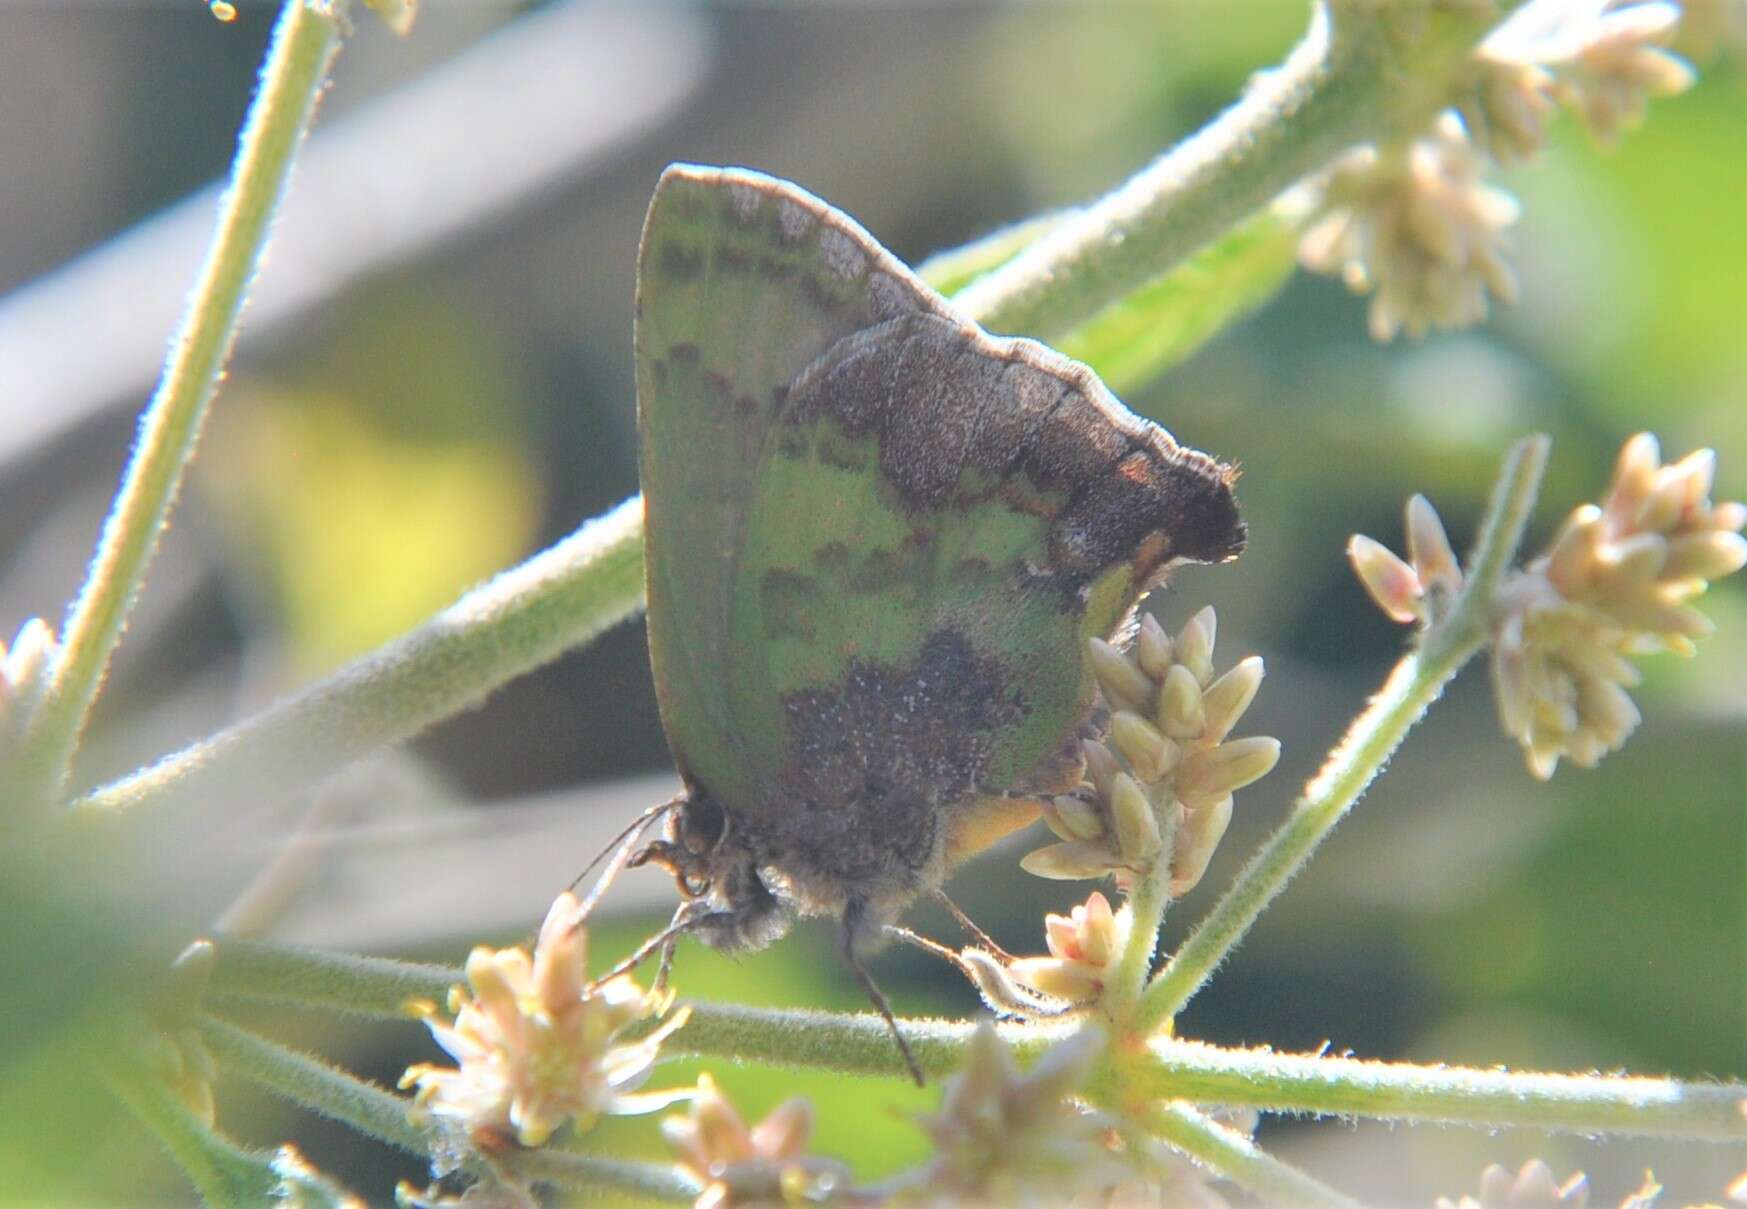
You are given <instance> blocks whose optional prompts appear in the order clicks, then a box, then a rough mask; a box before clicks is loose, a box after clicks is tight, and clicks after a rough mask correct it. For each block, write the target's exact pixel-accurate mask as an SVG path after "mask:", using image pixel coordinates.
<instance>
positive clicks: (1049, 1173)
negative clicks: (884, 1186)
mask: <svg viewBox="0 0 1747 1209" xmlns="http://www.w3.org/2000/svg"><path fill="white" fill-rule="evenodd" d="M1102 1046H1103V1039H1102V1037H1101V1036H1100V1035H1099V1034H1098V1033H1096V1032H1095V1031H1090V1030H1084V1029H1082V1030H1080V1031H1079V1032H1076V1033H1074V1034H1073V1035H1071V1036H1069V1037H1066V1038H1064V1039H1063V1040H1061V1041H1059V1042H1057V1043H1056V1044H1055V1045H1054V1046H1052V1047H1051V1048H1050V1049H1049V1050H1048V1051H1047V1052H1045V1053H1044V1054H1043V1055H1042V1056H1040V1057H1039V1058H1038V1059H1037V1061H1036V1062H1034V1063H1032V1065H1031V1068H1030V1069H1029V1070H1027V1071H1025V1072H1023V1073H1021V1072H1020V1070H1019V1068H1018V1067H1017V1066H1016V1065H1015V1064H1014V1061H1013V1056H1012V1054H1011V1053H1010V1052H1009V1051H1008V1049H1007V1046H1006V1043H1005V1042H1003V1041H1002V1040H1001V1039H1000V1037H999V1036H998V1035H997V1034H996V1032H995V1030H994V1028H993V1027H992V1026H990V1025H988V1024H984V1025H983V1026H982V1027H981V1028H979V1029H978V1030H977V1032H976V1034H975V1036H973V1037H972V1039H971V1043H970V1045H969V1046H968V1047H967V1049H966V1052H965V1058H964V1066H963V1067H962V1068H961V1069H960V1070H959V1071H958V1073H956V1074H954V1075H953V1076H952V1077H951V1078H950V1079H948V1080H947V1082H946V1088H945V1091H944V1092H943V1094H942V1096H941V1103H940V1110H939V1111H938V1112H937V1113H935V1114H933V1115H932V1116H928V1117H924V1118H923V1119H922V1125H923V1128H924V1129H926V1130H927V1131H928V1134H929V1136H930V1137H932V1138H933V1140H934V1144H935V1159H934V1161H933V1162H932V1163H930V1164H929V1165H928V1166H927V1167H926V1168H925V1169H924V1170H923V1171H921V1172H920V1173H918V1176H917V1177H916V1178H915V1179H914V1180H913V1181H909V1182H907V1183H906V1184H905V1185H904V1186H902V1187H900V1188H899V1189H898V1190H897V1191H896V1193H895V1195H894V1196H893V1197H892V1200H891V1203H892V1204H894V1205H905V1206H911V1207H922V1206H942V1207H944V1206H990V1207H993V1206H997V1205H999V1206H1046V1205H1049V1206H1053V1205H1063V1204H1068V1203H1071V1202H1072V1201H1073V1199H1074V1197H1075V1196H1077V1195H1083V1194H1087V1193H1095V1192H1100V1191H1104V1190H1109V1189H1114V1188H1116V1187H1119V1186H1120V1185H1121V1184H1123V1183H1124V1182H1126V1181H1127V1180H1128V1179H1129V1178H1130V1177H1131V1175H1132V1168H1131V1167H1130V1165H1129V1164H1127V1163H1126V1162H1124V1161H1123V1159H1122V1156H1121V1154H1120V1152H1119V1151H1118V1150H1115V1149H1113V1148H1112V1146H1111V1139H1110V1137H1109V1134H1110V1124H1111V1123H1110V1122H1109V1121H1108V1120H1107V1119H1105V1118H1104V1117H1101V1116H1099V1115H1098V1114H1096V1113H1092V1112H1088V1111H1087V1110H1085V1109H1083V1108H1081V1107H1079V1106H1078V1105H1076V1104H1074V1103H1073V1102H1072V1101H1071V1100H1070V1099H1069V1097H1070V1096H1071V1095H1072V1094H1073V1093H1074V1092H1075V1091H1077V1090H1078V1089H1079V1086H1080V1084H1081V1083H1082V1082H1084V1080H1085V1077H1086V1074H1087V1072H1088V1071H1089V1070H1090V1069H1091V1066H1092V1062H1093V1060H1094V1059H1095V1058H1096V1057H1097V1056H1098V1052H1099V1050H1100V1049H1101V1048H1102Z"/></svg>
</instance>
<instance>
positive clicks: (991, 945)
mask: <svg viewBox="0 0 1747 1209" xmlns="http://www.w3.org/2000/svg"><path fill="white" fill-rule="evenodd" d="M934 900H935V901H936V902H938V903H939V904H940V905H941V906H943V907H945V908H946V909H947V910H948V911H949V912H951V913H952V917H953V919H955V920H957V921H958V926H959V927H961V928H963V929H964V930H965V934H966V935H967V936H969V937H970V938H971V939H972V940H974V941H976V942H977V944H979V945H981V946H982V947H983V948H985V949H987V950H988V951H989V952H990V953H992V954H994V956H995V960H997V961H999V962H1000V963H1001V964H1002V965H1010V964H1012V961H1013V954H1011V953H1009V952H1008V951H1007V950H1006V949H1003V948H1002V947H1001V946H1000V945H998V944H996V943H995V938H994V937H993V936H990V935H989V934H988V933H987V932H985V931H983V930H982V928H980V927H979V926H978V925H977V921H976V920H974V919H972V918H971V917H970V916H968V915H966V914H965V913H964V908H963V907H961V906H959V905H958V904H957V903H955V902H953V901H952V899H950V898H948V897H947V896H946V891H945V890H938V889H937V890H935V892H934Z"/></svg>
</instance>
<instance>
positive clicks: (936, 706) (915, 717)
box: [727, 312, 1241, 822]
mask: <svg viewBox="0 0 1747 1209" xmlns="http://www.w3.org/2000/svg"><path fill="white" fill-rule="evenodd" d="M1208 520H1211V521H1212V522H1213V523H1214V525H1215V526H1216V527H1217V528H1218V529H1219V534H1220V536H1219V537H1218V538H1217V539H1216V540H1215V542H1214V545H1216V546H1217V547H1218V548H1217V549H1207V548H1204V547H1203V546H1199V545H1196V544H1195V543H1194V542H1193V541H1190V542H1186V543H1182V542H1178V541H1177V540H1176V539H1175V537H1173V536H1172V535H1173V533H1175V532H1179V531H1180V532H1182V533H1184V534H1185V535H1187V534H1189V533H1191V532H1193V531H1194V529H1195V527H1196V525H1198V524H1203V523H1205V522H1206V521H1208ZM1239 532H1241V530H1239V529H1238V528H1237V527H1236V517H1235V511H1233V510H1232V509H1231V504H1230V494H1229V489H1228V487H1227V485H1226V482H1225V479H1224V477H1223V473H1222V471H1221V470H1220V469H1219V468H1218V467H1217V466H1215V464H1214V463H1212V462H1211V460H1210V459H1205V458H1203V457H1201V455H1198V454H1192V453H1190V452H1189V451H1186V450H1182V449H1180V448H1179V447H1178V446H1176V445H1175V443H1174V442H1172V441H1171V440H1170V438H1169V437H1168V436H1166V435H1165V434H1164V433H1163V432H1162V430H1160V429H1158V428H1157V427H1156V426H1154V425H1151V424H1149V423H1147V422H1146V421H1143V420H1140V419H1138V418H1137V417H1134V416H1132V415H1131V414H1130V413H1128V412H1127V411H1126V410H1125V409H1123V408H1121V406H1120V404H1118V403H1116V402H1115V400H1114V399H1113V398H1111V397H1110V396H1109V394H1108V392H1106V391H1105V390H1104V388H1103V387H1102V386H1101V385H1100V384H1099V383H1098V381H1097V379H1096V377H1095V376H1094V375H1092V374H1091V372H1090V371H1088V370H1086V369H1085V367H1083V366H1080V365H1077V364H1075V363H1074V362H1071V361H1068V360H1067V359H1066V358H1063V357H1061V356H1059V355H1058V354H1055V353H1053V352H1051V351H1050V350H1048V349H1046V348H1044V347H1043V346H1041V345H1038V344H1036V343H1033V342H1031V341H1023V340H1002V339H997V338H994V337H990V336H989V335H987V334H986V333H984V332H982V331H981V330H980V329H978V328H977V327H975V325H973V324H970V323H969V322H967V321H965V320H963V319H962V318H958V317H954V316H951V315H950V314H949V315H946V316H943V315H940V314H937V313H933V312H917V313H913V314H910V315H905V316H901V317H899V318H896V319H892V320H888V321H886V322H884V323H881V324H878V325H875V326H874V327H871V328H868V329H865V330H863V331H861V332H857V333H855V334H853V335H851V336H849V337H846V338H844V339H843V340H841V341H839V342H838V343H837V344H836V345H834V346H833V347H832V349H830V350H829V351H828V352H826V353H825V354H824V356H823V357H822V358H820V359H819V360H818V361H816V362H815V363H814V364H813V365H811V366H809V367H808V368H807V369H806V370H804V371H803V372H802V373H801V374H800V375H799V376H798V377H797V379H796V381H795V382H794V384H793V385H792V386H791V388H790V390H789V392H788V395H787V399H786V401H785V406H784V408H783V410H782V411H781V413H780V414H779V415H778V417H777V420H776V424H775V426H774V427H773V429H772V431H771V433H770V435H769V437H768V438H767V448H766V455H765V460H764V462H763V464H762V465H761V468H760V471H759V474H758V476H757V479H756V482H755V483H754V487H753V493H752V495H751V497H750V500H749V512H748V517H747V523H746V527H745V530H744V535H743V542H742V546H741V549H740V553H739V557H738V560H737V565H736V568H735V571H734V591H733V600H734V605H733V608H732V610H731V626H732V630H731V632H732V644H731V645H732V649H733V651H735V652H737V653H738V652H757V654H756V656H755V657H746V658H737V659H734V660H733V661H732V662H731V671H730V675H729V681H728V685H727V687H728V691H729V699H730V702H731V708H732V710H733V713H734V715H735V717H737V718H739V719H743V720H745V721H746V722H748V723H749V724H750V725H751V727H752V729H754V730H756V731H758V732H760V733H776V734H780V735H781V736H782V739H783V741H782V744H781V746H780V747H778V748H776V749H774V750H772V751H769V752H766V753H762V754H763V755H765V756H767V757H768V758H769V762H768V763H765V764H764V766H763V767H762V768H761V769H760V774H759V775H760V779H761V781H762V783H763V784H764V785H765V786H766V787H767V795H766V800H767V801H770V802H772V803H773V808H781V809H790V810H796V809H799V810H803V811H806V810H822V811H825V812H827V813H832V814H835V813H837V812H844V811H847V812H848V813H849V814H850V815H852V816H853V815H856V814H859V813H862V812H864V811H867V810H869V809H870V808H873V807H874V806H875V805H877V809H879V810H881V811H884V812H885V814H886V816H887V817H888V818H891V816H892V815H893V814H894V804H895V803H902V804H904V806H906V807H908V806H910V805H911V804H914V806H915V807H916V808H918V809H924V810H926V809H934V808H938V807H949V806H953V805H955V804H958V803H962V802H965V801H968V800H969V799H971V798H974V797H977V796H980V795H982V794H985V793H991V792H999V791H1002V790H1013V789H1019V790H1023V789H1026V788H1031V787H1033V786H1031V785H1030V784H1029V783H1028V782H1029V779H1030V777H1031V774H1032V773H1033V772H1034V770H1037V769H1038V768H1039V767H1040V765H1042V764H1043V763H1044V762H1045V761H1047V759H1048V758H1049V757H1051V756H1052V755H1054V754H1055V753H1057V752H1059V751H1060V749H1061V747H1062V745H1063V743H1064V742H1065V741H1066V740H1068V739H1069V738H1071V737H1072V736H1073V734H1074V733H1075V731H1076V729H1077V727H1078V726H1079V724H1080V723H1081V722H1082V721H1083V720H1084V718H1085V716H1086V713H1087V711H1088V708H1089V706H1090V703H1091V698H1092V692H1093V687H1092V681H1091V678H1090V675H1089V672H1088V671H1087V668H1086V663H1085V658H1084V650H1085V640H1086V639H1087V638H1088V637H1089V636H1092V635H1099V636H1107V635H1109V634H1110V633H1111V632H1112V631H1113V630H1114V629H1115V628H1116V627H1117V626H1118V625H1119V624H1120V622H1121V620H1122V618H1123V617H1124V616H1125V615H1126V614H1127V612H1128V611H1129V610H1130V609H1131V608H1132V606H1133V605H1134V603H1135V601H1136V600H1137V599H1138V597H1139V596H1140V594H1141V593H1142V591H1144V589H1145V588H1146V587H1147V586H1148V584H1149V583H1150V582H1151V580H1152V579H1153V578H1154V575H1155V573H1156V572H1157V570H1158V569H1159V568H1160V567H1161V566H1162V565H1164V564H1165V563H1167V562H1169V561H1171V560H1172V559H1175V558H1178V557H1208V556H1213V557H1224V556H1226V555H1227V554H1228V553H1230V552H1231V550H1230V548H1229V547H1230V544H1231V543H1232V542H1234V541H1235V540H1236V535H1237V534H1238V533H1239ZM776 804H780V806H779V805H776ZM756 809H757V808H756V807H754V810H756ZM891 821H893V822H896V821H897V820H896V819H895V818H892V820H891Z"/></svg>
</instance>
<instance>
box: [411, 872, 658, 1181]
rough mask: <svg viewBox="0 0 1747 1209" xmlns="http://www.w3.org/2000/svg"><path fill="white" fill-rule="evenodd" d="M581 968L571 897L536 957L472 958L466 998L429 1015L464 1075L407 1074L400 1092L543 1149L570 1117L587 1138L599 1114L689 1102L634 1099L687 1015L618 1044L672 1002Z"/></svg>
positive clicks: (480, 952)
mask: <svg viewBox="0 0 1747 1209" xmlns="http://www.w3.org/2000/svg"><path fill="white" fill-rule="evenodd" d="M587 961H588V933H587V931H586V929H585V928H584V927H583V921H582V917H581V904H579V903H578V901H577V900H576V898H575V896H574V895H571V894H569V893H565V894H561V895H559V897H558V900H557V901H556V902H554V903H553V904H552V909H551V911H550V912H548V913H547V916H546V922H545V923H544V924H543V925H541V928H540V935H539V940H538V942H537V943H536V945H535V948H534V953H533V956H532V957H530V956H529V954H528V951H527V950H526V949H524V948H521V947H519V946H518V947H516V948H513V949H490V948H487V947H485V946H483V945H482V946H480V947H479V948H476V949H474V950H473V952H472V953H471V954H469V955H468V958H467V981H468V983H469V985H470V987H471V993H469V992H468V990H467V989H466V988H462V987H459V986H458V987H455V988H454V989H453V990H451V991H450V993H449V1006H450V1011H451V1013H452V1014H453V1016H454V1020H453V1022H452V1023H444V1022H441V1021H439V1020H438V1019H437V1018H436V1014H435V1012H434V1010H428V1011H427V1013H426V1024H427V1025H428V1026H429V1028H430V1030H431V1035H432V1036H433V1037H435V1038H436V1040H437V1044H439V1045H441V1046H442V1047H443V1048H444V1049H445V1050H447V1051H448V1053H449V1054H450V1055H451V1056H452V1057H453V1058H455V1060H456V1061H457V1062H458V1063H459V1067H458V1068H450V1067H445V1066H437V1065H434V1064H429V1063H424V1064H420V1065H418V1066H413V1067H409V1068H408V1069H407V1072H406V1074H405V1076H403V1077H402V1079H401V1081H400V1085H401V1086H402V1087H403V1088H404V1087H413V1086H416V1087H417V1088H418V1093H417V1096H416V1099H415V1103H416V1105H417V1109H418V1110H419V1111H420V1112H422V1113H425V1114H428V1115H429V1116H431V1117H433V1118H436V1119H437V1120H439V1121H446V1122H451V1123H453V1124H454V1125H456V1126H458V1128H459V1131H460V1132H461V1133H462V1134H463V1135H464V1136H465V1137H466V1138H467V1139H468V1140H469V1141H470V1142H471V1143H472V1144H473V1145H475V1146H478V1147H480V1148H482V1149H492V1148H495V1147H498V1146H502V1145H504V1144H506V1139H507V1138H508V1137H513V1138H514V1139H515V1141H516V1142H518V1143H520V1144H521V1145H523V1146H538V1145H540V1144H542V1143H543V1142H545V1141H546V1139H547V1138H549V1137H550V1136H551V1135H552V1133H553V1132H554V1131H555V1130H556V1129H557V1128H558V1127H559V1126H560V1125H562V1124H563V1123H564V1122H565V1121H566V1120H571V1119H573V1120H575V1121H576V1123H577V1126H578V1128H580V1129H587V1128H588V1127H589V1126H591V1125H592V1124H593V1123H594V1121H595V1120H596V1119H597V1118H598V1117H599V1116H600V1114H602V1113H636V1112H650V1111H653V1110H655V1109H658V1108H663V1107H665V1106H667V1105H668V1104H671V1103H673V1102H674V1101H675V1100H677V1099H682V1098H684V1097H685V1096H687V1095H689V1094H690V1093H689V1091H663V1092H645V1093H633V1092H632V1091H631V1090H630V1089H632V1088H635V1087H636V1086H637V1085H639V1084H641V1083H642V1081H643V1080H644V1079H645V1078H646V1077H647V1076H648V1074H649V1071H650V1068H651V1067H652V1065H653V1064H654V1061H655V1056H656V1051H657V1049H658V1047H659V1046H660V1044H661V1042H662V1040H663V1039H664V1038H666V1037H667V1036H668V1034H670V1033H672V1032H673V1031H674V1030H675V1029H677V1028H679V1027H680V1025H682V1024H684V1023H685V1019H686V1015H687V1013H686V1011H685V1010H684V1009H681V1010H680V1011H677V1012H674V1013H672V1014H671V1015H669V1016H667V1018H666V1020H665V1021H663V1022H662V1023H661V1024H660V1025H659V1026H658V1027H657V1028H655V1029H654V1030H653V1031H652V1032H650V1033H648V1034H647V1035H646V1036H644V1037H642V1038H641V1039H639V1040H636V1041H620V1040H618V1037H619V1034H620V1033H622V1032H623V1031H624V1030H625V1029H626V1028H628V1027H629V1026H631V1025H632V1024H635V1023H636V1022H638V1021H640V1020H644V1019H646V1018H649V1017H651V1016H660V1015H661V1014H662V1013H664V1012H665V1011H666V1010H667V1008H668V1007H669V1006H670V1003H671V1000H668V999H663V998H660V997H657V996H654V995H651V994H647V993H645V992H644V991H643V990H642V989H641V988H640V987H638V985H637V984H636V983H635V982H634V981H633V980H632V979H631V977H630V975H628V974H622V975H620V976H618V977H616V978H612V979H610V980H608V981H607V982H605V983H604V984H601V985H599V986H593V985H590V984H589V982H588V975H587Z"/></svg>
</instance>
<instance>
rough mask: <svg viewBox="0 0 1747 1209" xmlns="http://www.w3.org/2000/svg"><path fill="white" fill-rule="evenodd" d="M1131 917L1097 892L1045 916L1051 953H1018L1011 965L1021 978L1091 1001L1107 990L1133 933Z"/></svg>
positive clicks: (1049, 991)
mask: <svg viewBox="0 0 1747 1209" xmlns="http://www.w3.org/2000/svg"><path fill="white" fill-rule="evenodd" d="M1129 923H1130V916H1129V913H1128V910H1127V908H1124V909H1123V910H1122V911H1121V912H1116V911H1112V910H1111V909H1110V900H1109V899H1107V898H1105V897H1104V896H1103V895H1102V894H1099V893H1097V892H1096V891H1094V892H1093V894H1092V897H1090V898H1088V899H1087V900H1086V901H1085V902H1084V903H1083V904H1082V905H1080V906H1078V907H1075V908H1074V909H1073V910H1072V911H1071V912H1070V913H1069V914H1067V915H1045V916H1044V917H1043V924H1044V939H1045V943H1046V944H1047V945H1048V946H1049V956H1048V957H1018V958H1015V959H1014V960H1013V961H1011V962H1009V963H1008V964H1007V973H1008V974H1009V975H1010V976H1011V977H1012V978H1013V979H1014V980H1015V981H1017V982H1019V983H1021V984H1022V985H1024V986H1028V987H1031V988H1032V989H1033V990H1036V991H1038V992H1041V993H1042V994H1044V995H1049V996H1052V997H1054V998H1056V999H1061V1000H1065V1001H1067V1002H1068V1003H1089V1002H1091V1001H1092V1000H1094V999H1096V998H1098V996H1099V995H1101V994H1103V992H1104V977H1105V971H1106V970H1107V969H1108V968H1109V966H1110V963H1111V962H1113V961H1115V960H1116V956H1117V954H1118V953H1120V952H1122V946H1123V943H1124V941H1125V940H1126V938H1127V936H1128V928H1129Z"/></svg>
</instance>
